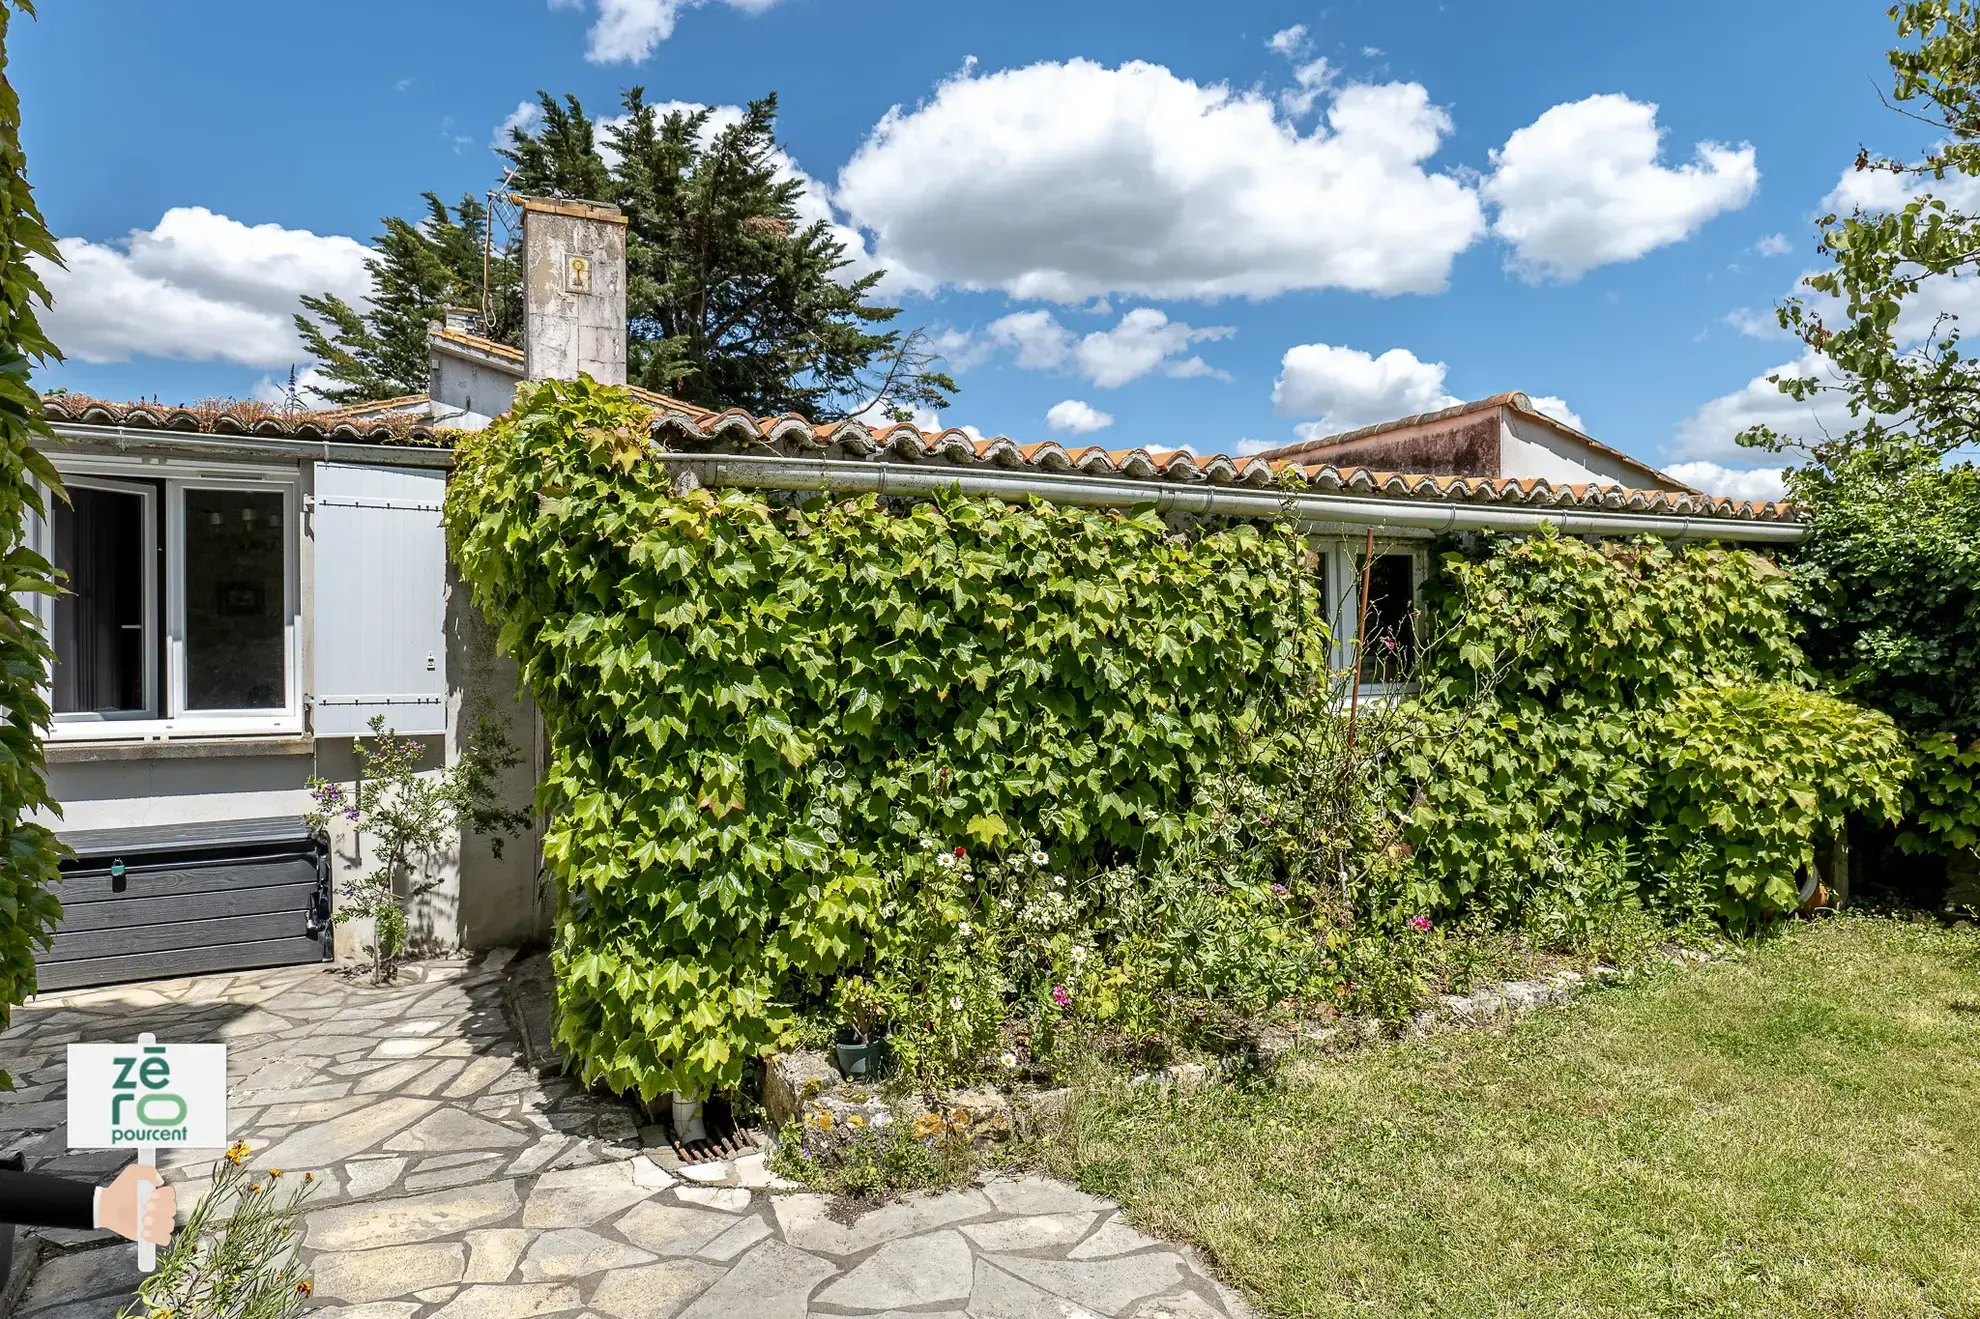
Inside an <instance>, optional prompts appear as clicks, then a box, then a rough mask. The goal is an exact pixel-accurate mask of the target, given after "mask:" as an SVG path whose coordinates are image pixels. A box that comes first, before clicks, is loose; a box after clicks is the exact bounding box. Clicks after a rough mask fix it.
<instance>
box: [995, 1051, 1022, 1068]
mask: <svg viewBox="0 0 1980 1319" xmlns="http://www.w3.org/2000/svg"><path fill="white" fill-rule="evenodd" d="M997 1061H998V1062H1000V1063H1002V1064H1003V1065H1004V1066H1006V1067H1016V1066H1017V1055H1016V1054H1014V1053H1007V1054H1005V1055H1004V1056H1003V1057H1001V1058H999V1059H998V1060H997Z"/></svg>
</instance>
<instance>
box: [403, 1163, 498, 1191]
mask: <svg viewBox="0 0 1980 1319" xmlns="http://www.w3.org/2000/svg"><path fill="white" fill-rule="evenodd" d="M501 1166H502V1156H501V1155H499V1154H484V1155H481V1156H479V1157H477V1158H473V1159H470V1160H468V1161H466V1162H464V1163H459V1164H456V1165H454V1166H452V1167H446V1168H436V1169H434V1170H433V1171H431V1172H428V1171H425V1170H424V1169H422V1170H421V1171H419V1172H416V1173H413V1174H411V1175H410V1176H408V1177H407V1178H406V1180H405V1188H406V1189H407V1190H408V1191H433V1190H438V1189H439V1188H441V1187H443V1186H466V1185H467V1184H468V1183H470V1182H479V1181H485V1180H486V1179H488V1178H490V1177H493V1176H494V1175H495V1173H496V1172H497V1171H499V1170H500V1168H501Z"/></svg>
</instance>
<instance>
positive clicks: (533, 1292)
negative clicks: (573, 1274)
mask: <svg viewBox="0 0 1980 1319" xmlns="http://www.w3.org/2000/svg"><path fill="white" fill-rule="evenodd" d="M581 1304H583V1298H582V1297H580V1296H579V1295H578V1289H577V1288H576V1287H575V1286H574V1285H572V1284H571V1283H568V1282H528V1283H517V1284H514V1285H511V1286H507V1287H497V1286H489V1285H487V1284H478V1285H476V1286H473V1287H466V1288H463V1289H462V1290H461V1292H460V1294H459V1295H457V1296H455V1297H454V1299H453V1300H451V1301H449V1302H447V1303H446V1304H445V1305H443V1306H441V1307H440V1308H439V1309H438V1310H435V1311H434V1312H433V1314H432V1315H431V1316H430V1317H429V1319H531V1316H533V1315H539V1314H555V1313H556V1312H557V1311H559V1310H574V1309H576V1308H577V1307H578V1306H579V1305H581Z"/></svg>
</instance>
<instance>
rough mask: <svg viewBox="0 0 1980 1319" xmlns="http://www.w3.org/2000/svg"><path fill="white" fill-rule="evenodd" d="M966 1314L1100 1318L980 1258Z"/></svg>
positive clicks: (1000, 1318)
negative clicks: (991, 1265)
mask: <svg viewBox="0 0 1980 1319" xmlns="http://www.w3.org/2000/svg"><path fill="white" fill-rule="evenodd" d="M969 1314H970V1319H1100V1316H1099V1315H1096V1314H1094V1313H1093V1311H1091V1310H1089V1309H1087V1308H1086V1307H1085V1306H1083V1305H1078V1304H1076V1303H1074V1302H1072V1301H1069V1300H1067V1299H1066V1298H1065V1297H1063V1296H1054V1295H1052V1294H1051V1293H1050V1292H1044V1291H1040V1290H1039V1289H1038V1288H1036V1287H1034V1286H1032V1285H1031V1284H1030V1283H1028V1282H1025V1281H1024V1280H1023V1279H1021V1278H1014V1277H1012V1276H1011V1275H1010V1274H1008V1273H1006V1272H1004V1271H1003V1270H1002V1269H993V1268H991V1267H990V1266H989V1265H988V1264H986V1263H984V1262H983V1261H982V1260H978V1261H976V1275H975V1279H974V1284H973V1286H972V1287H971V1288H970V1293H969Z"/></svg>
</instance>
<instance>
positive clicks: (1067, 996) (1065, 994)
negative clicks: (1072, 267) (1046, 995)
mask: <svg viewBox="0 0 1980 1319" xmlns="http://www.w3.org/2000/svg"><path fill="white" fill-rule="evenodd" d="M1052 1001H1053V1002H1054V1003H1057V1004H1058V1005H1059V1006H1060V1007H1062V1008H1063V1007H1066V1006H1067V1005H1069V1004H1070V1003H1071V1002H1072V991H1071V990H1070V989H1067V988H1066V987H1065V986H1064V985H1053V986H1052Z"/></svg>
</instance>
